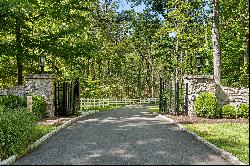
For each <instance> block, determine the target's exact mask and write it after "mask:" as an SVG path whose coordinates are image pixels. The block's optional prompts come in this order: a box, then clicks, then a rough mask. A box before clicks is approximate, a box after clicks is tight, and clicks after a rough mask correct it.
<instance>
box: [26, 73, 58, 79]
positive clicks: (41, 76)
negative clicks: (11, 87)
mask: <svg viewBox="0 0 250 166" xmlns="http://www.w3.org/2000/svg"><path fill="white" fill-rule="evenodd" d="M57 78H58V76H57V75H56V74H44V73H43V74H29V75H27V76H26V77H25V79H57Z"/></svg>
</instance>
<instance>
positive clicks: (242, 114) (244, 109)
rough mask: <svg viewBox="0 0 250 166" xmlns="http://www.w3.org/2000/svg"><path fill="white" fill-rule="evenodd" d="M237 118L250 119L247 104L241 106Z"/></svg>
mask: <svg viewBox="0 0 250 166" xmlns="http://www.w3.org/2000/svg"><path fill="white" fill-rule="evenodd" d="M237 116H238V117H242V118H248V117H249V105H247V104H240V105H239V107H238V109H237Z"/></svg>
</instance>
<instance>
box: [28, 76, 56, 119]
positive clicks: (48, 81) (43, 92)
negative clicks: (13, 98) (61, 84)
mask: <svg viewBox="0 0 250 166" xmlns="http://www.w3.org/2000/svg"><path fill="white" fill-rule="evenodd" d="M56 79H57V76H56V75H54V74H29V75H28V76H27V77H25V81H26V88H27V92H30V93H31V95H39V96H43V97H44V98H45V100H46V102H47V116H49V117H52V116H54V112H55V106H54V82H55V81H56Z"/></svg>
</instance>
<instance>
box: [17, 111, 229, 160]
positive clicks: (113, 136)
mask: <svg viewBox="0 0 250 166" xmlns="http://www.w3.org/2000/svg"><path fill="white" fill-rule="evenodd" d="M15 164H22V165H24V164H25V165H26V164H27V165H31V164H32V165H34V164H35V165H38V164H40V165H41V164H42V165H44V164H46V165H48V164H50V165H65V164H67V165H79V164H88V165H89V164H91V165H130V164H134V165H177V164H178V165H191V164H192V165H193V164H194V165H197V164H203V165H204V164H208V165H212V164H215V165H222V164H229V163H228V162H227V161H225V160H223V159H221V158H220V157H219V155H217V154H216V153H215V152H214V151H212V150H211V149H209V148H208V147H206V146H205V145H203V144H202V143H200V142H199V141H197V140H195V139H194V138H193V137H192V136H191V135H189V134H187V133H185V132H183V131H182V130H180V129H179V127H177V126H176V125H174V124H171V123H169V122H167V121H166V120H163V119H160V118H158V117H156V116H154V115H151V114H149V113H148V112H147V110H146V109H145V107H126V108H122V109H118V110H111V111H105V112H99V113H95V114H92V115H89V116H87V117H85V118H82V119H80V120H79V121H77V122H76V123H74V124H72V125H70V126H68V127H67V128H65V129H63V130H61V131H60V132H58V133H56V134H55V135H54V136H52V137H51V138H49V139H48V140H47V141H46V142H45V143H43V144H42V145H40V146H39V147H38V148H37V149H35V150H33V151H32V152H31V153H30V154H28V155H26V156H24V157H22V158H21V159H19V160H18V161H17V162H16V163H15Z"/></svg>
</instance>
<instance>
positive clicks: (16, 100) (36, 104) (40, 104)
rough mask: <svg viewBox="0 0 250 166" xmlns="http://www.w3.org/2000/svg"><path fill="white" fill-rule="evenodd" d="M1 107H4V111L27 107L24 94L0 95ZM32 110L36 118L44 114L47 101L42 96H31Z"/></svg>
mask: <svg viewBox="0 0 250 166" xmlns="http://www.w3.org/2000/svg"><path fill="white" fill-rule="evenodd" d="M0 105H1V107H5V111H8V110H9V111H11V110H13V109H17V108H25V109H26V108H27V97H26V96H14V95H8V96H1V97H0ZM32 105H33V107H32V112H33V113H34V114H35V115H36V116H37V117H38V119H40V118H43V117H45V116H46V109H47V103H46V101H45V99H44V97H42V96H32Z"/></svg>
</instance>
